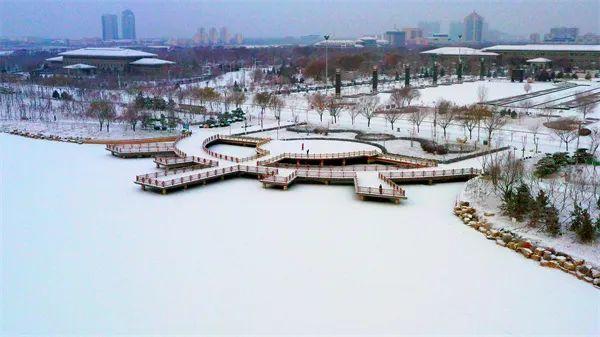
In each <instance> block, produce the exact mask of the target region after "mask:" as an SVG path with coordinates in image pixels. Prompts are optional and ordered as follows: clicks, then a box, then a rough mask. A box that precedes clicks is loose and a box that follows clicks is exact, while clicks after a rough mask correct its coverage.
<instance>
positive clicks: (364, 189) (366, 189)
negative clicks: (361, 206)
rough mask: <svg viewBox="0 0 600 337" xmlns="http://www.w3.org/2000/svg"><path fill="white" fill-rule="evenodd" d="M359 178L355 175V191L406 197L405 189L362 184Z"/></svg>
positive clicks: (387, 196) (372, 194) (391, 196)
mask: <svg viewBox="0 0 600 337" xmlns="http://www.w3.org/2000/svg"><path fill="white" fill-rule="evenodd" d="M359 184H360V181H359V180H358V178H356V177H354V192H355V193H356V194H362V195H366V196H374V197H376V196H382V197H386V198H405V197H406V193H405V191H404V190H403V189H395V188H381V189H379V188H378V187H365V186H360V185H359Z"/></svg>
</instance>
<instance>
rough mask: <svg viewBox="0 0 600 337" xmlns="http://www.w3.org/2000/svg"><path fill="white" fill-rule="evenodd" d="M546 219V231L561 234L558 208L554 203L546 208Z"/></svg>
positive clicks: (554, 234)
mask: <svg viewBox="0 0 600 337" xmlns="http://www.w3.org/2000/svg"><path fill="white" fill-rule="evenodd" d="M544 218H545V220H546V224H545V226H544V230H545V231H546V233H548V234H550V235H552V236H557V235H559V234H560V222H559V219H558V210H557V209H556V207H554V205H551V206H550V207H548V208H547V209H546V214H545V216H544Z"/></svg>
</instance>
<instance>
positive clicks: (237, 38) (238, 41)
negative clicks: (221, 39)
mask: <svg viewBox="0 0 600 337" xmlns="http://www.w3.org/2000/svg"><path fill="white" fill-rule="evenodd" d="M234 40H235V44H242V43H244V37H243V36H242V34H240V33H237V34H235V38H234Z"/></svg>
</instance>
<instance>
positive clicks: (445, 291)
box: [0, 134, 600, 336]
mask: <svg viewBox="0 0 600 337" xmlns="http://www.w3.org/2000/svg"><path fill="white" fill-rule="evenodd" d="M0 163H1V166H0V178H1V180H0V186H1V187H0V191H1V208H0V214H1V220H2V221H1V230H2V231H1V234H2V235H1V239H2V241H1V242H0V247H1V251H0V255H1V256H2V260H1V261H2V264H1V265H0V268H1V277H2V279H1V283H0V284H1V292H0V296H1V297H2V300H1V310H0V315H1V316H2V317H1V320H0V322H1V324H0V327H1V329H2V335H16V334H38V335H50V334H52V335H66V334H73V335H103V336H107V335H115V334H135V335H140V334H156V335H165V334H232V335H240V334H277V335H281V334H284V333H286V334H323V335H333V334H360V335H366V334H370V335H374V334H442V333H443V334H459V335H465V334H490V335H491V334H498V335H505V334H512V335H517V336H524V335H533V334H539V335H551V334H552V335H554V334H556V335H559V334H562V335H575V334H581V335H590V336H593V335H595V336H598V335H599V334H600V327H599V324H600V323H599V320H598V313H599V303H600V292H598V290H597V289H594V288H593V287H591V286H590V285H589V284H586V283H584V282H581V281H579V280H577V279H575V278H574V277H572V276H571V275H568V274H566V273H564V272H562V271H556V270H551V269H547V268H542V267H539V266H538V265H537V264H536V263H534V262H533V261H532V260H527V259H525V258H523V257H522V256H520V255H518V254H515V253H514V252H512V251H510V250H508V249H502V248H499V247H497V246H496V245H495V244H494V243H493V242H491V241H488V240H485V239H483V238H482V236H481V234H479V233H477V232H476V231H474V230H472V229H471V228H469V227H467V226H464V225H462V224H461V223H460V222H459V221H458V219H457V218H455V217H454V216H453V215H452V213H451V207H452V205H453V202H454V200H455V198H456V196H457V195H458V193H459V192H460V190H461V189H462V186H463V184H462V183H454V184H446V185H434V186H421V185H411V186H406V190H407V196H408V200H406V201H404V202H403V203H402V204H400V205H394V204H392V203H379V202H361V201H358V200H357V199H356V198H355V197H354V195H353V188H352V187H351V186H320V185H295V186H292V187H291V188H290V190H289V191H287V192H284V191H281V190H275V189H273V190H271V189H263V188H261V185H260V184H259V183H258V182H257V181H255V180H250V179H242V178H240V179H233V180H226V181H224V182H221V183H217V184H209V185H207V186H205V187H199V188H193V189H190V190H188V191H182V192H177V193H172V194H169V195H166V196H163V195H159V194H155V193H148V192H143V191H141V190H140V189H139V187H137V186H136V185H135V184H133V183H132V179H133V177H134V175H135V174H139V173H144V172H150V171H152V170H153V169H154V165H153V163H152V162H151V160H148V159H131V160H122V159H116V158H114V157H111V156H110V155H109V154H108V153H107V152H106V151H105V150H104V149H103V146H95V145H74V144H67V143H53V142H46V141H36V140H32V139H26V138H20V137H16V136H10V135H5V134H0Z"/></svg>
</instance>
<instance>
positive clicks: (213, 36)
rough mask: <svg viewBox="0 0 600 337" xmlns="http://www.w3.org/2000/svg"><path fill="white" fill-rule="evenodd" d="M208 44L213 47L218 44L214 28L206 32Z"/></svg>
mask: <svg viewBox="0 0 600 337" xmlns="http://www.w3.org/2000/svg"><path fill="white" fill-rule="evenodd" d="M208 42H209V43H210V44H213V45H214V44H217V42H219V36H218V33H217V29H216V28H215V27H211V28H210V29H209V30H208Z"/></svg>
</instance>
